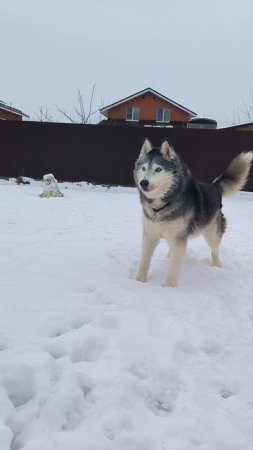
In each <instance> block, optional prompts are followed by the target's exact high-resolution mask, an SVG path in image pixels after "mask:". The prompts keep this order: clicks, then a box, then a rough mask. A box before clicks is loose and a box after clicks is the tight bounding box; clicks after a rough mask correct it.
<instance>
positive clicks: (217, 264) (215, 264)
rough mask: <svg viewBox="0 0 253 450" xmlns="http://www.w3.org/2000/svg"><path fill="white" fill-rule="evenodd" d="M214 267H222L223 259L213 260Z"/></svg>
mask: <svg viewBox="0 0 253 450" xmlns="http://www.w3.org/2000/svg"><path fill="white" fill-rule="evenodd" d="M211 266H212V267H222V264H221V261H212V262H211Z"/></svg>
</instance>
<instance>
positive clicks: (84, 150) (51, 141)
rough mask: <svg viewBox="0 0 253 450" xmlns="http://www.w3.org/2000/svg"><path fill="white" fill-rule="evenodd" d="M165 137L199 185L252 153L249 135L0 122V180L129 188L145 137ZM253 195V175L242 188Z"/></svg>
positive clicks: (156, 139)
mask: <svg viewBox="0 0 253 450" xmlns="http://www.w3.org/2000/svg"><path fill="white" fill-rule="evenodd" d="M145 136H147V137H149V138H150V139H151V141H152V143H153V144H154V145H160V143H161V141H162V139H164V138H165V137H168V138H169V140H170V141H171V143H172V144H173V146H174V148H175V150H176V151H177V152H178V153H179V154H180V155H181V156H182V157H183V159H184V160H185V161H186V163H187V164H188V165H189V167H190V169H191V171H192V173H193V174H194V176H196V177H197V178H198V179H200V180H201V181H211V180H212V179H213V178H215V177H216V176H217V175H219V174H220V172H222V171H223V169H224V168H225V167H226V165H227V164H228V163H229V161H230V160H231V158H233V156H235V155H236V154H237V153H239V152H241V151H248V150H251V149H253V132H252V131H239V130H236V129H229V128H228V129H224V130H222V129H221V130H202V129H173V128H149V127H147V128H145V127H144V128H142V127H124V126H108V125H78V124H76V125H75V124H63V123H45V122H11V121H0V177H18V176H20V175H25V176H27V177H31V178H35V179H41V178H42V177H43V175H44V174H46V173H50V172H51V173H53V174H54V175H55V177H56V178H57V179H58V180H59V181H87V182H92V183H97V184H106V185H122V186H129V185H132V184H133V177H132V172H133V165H134V161H135V160H136V158H137V155H138V153H139V150H140V147H141V144H142V142H143V139H144V137H145ZM246 190H250V191H253V176H252V175H251V177H250V180H249V182H248V184H247V186H246Z"/></svg>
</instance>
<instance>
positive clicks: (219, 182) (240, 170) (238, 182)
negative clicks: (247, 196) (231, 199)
mask: <svg viewBox="0 0 253 450" xmlns="http://www.w3.org/2000/svg"><path fill="white" fill-rule="evenodd" d="M252 161H253V152H248V153H245V152H243V153H240V154H239V155H237V156H236V157H235V158H234V159H233V160H232V161H231V163H230V164H229V166H228V167H227V169H226V170H225V172H223V173H222V174H221V175H220V176H219V177H218V178H215V180H214V181H213V183H214V184H215V185H216V186H217V187H218V188H219V189H220V190H221V194H222V196H224V197H226V196H229V195H232V194H234V193H235V192H237V191H239V190H240V189H242V188H243V186H245V184H246V182H247V180H248V176H249V172H250V168H251V164H252Z"/></svg>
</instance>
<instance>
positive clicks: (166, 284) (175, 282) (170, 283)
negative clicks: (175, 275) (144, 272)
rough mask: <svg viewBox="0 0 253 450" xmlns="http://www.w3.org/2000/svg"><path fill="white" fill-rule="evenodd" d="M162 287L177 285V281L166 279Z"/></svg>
mask: <svg viewBox="0 0 253 450" xmlns="http://www.w3.org/2000/svg"><path fill="white" fill-rule="evenodd" d="M162 287H170V288H175V287H177V281H175V280H166V281H165V283H163V284H162Z"/></svg>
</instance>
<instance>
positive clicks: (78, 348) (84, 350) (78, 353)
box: [49, 336, 104, 363]
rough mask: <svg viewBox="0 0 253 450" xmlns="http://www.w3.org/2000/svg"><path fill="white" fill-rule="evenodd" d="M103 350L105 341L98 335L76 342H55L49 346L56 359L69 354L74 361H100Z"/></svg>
mask: <svg viewBox="0 0 253 450" xmlns="http://www.w3.org/2000/svg"><path fill="white" fill-rule="evenodd" d="M103 352H104V344H103V341H102V340H101V339H99V338H98V337H96V336H89V337H87V338H86V339H85V340H83V339H82V340H78V342H74V343H71V342H70V343H69V342H59V343H54V344H53V345H51V346H50V348H49V353H50V355H51V356H52V357H53V358H54V359H59V358H63V357H64V356H69V357H70V359H71V361H72V362H73V363H78V362H82V361H83V362H92V361H98V360H99V359H100V357H101V356H102V354H103Z"/></svg>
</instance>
